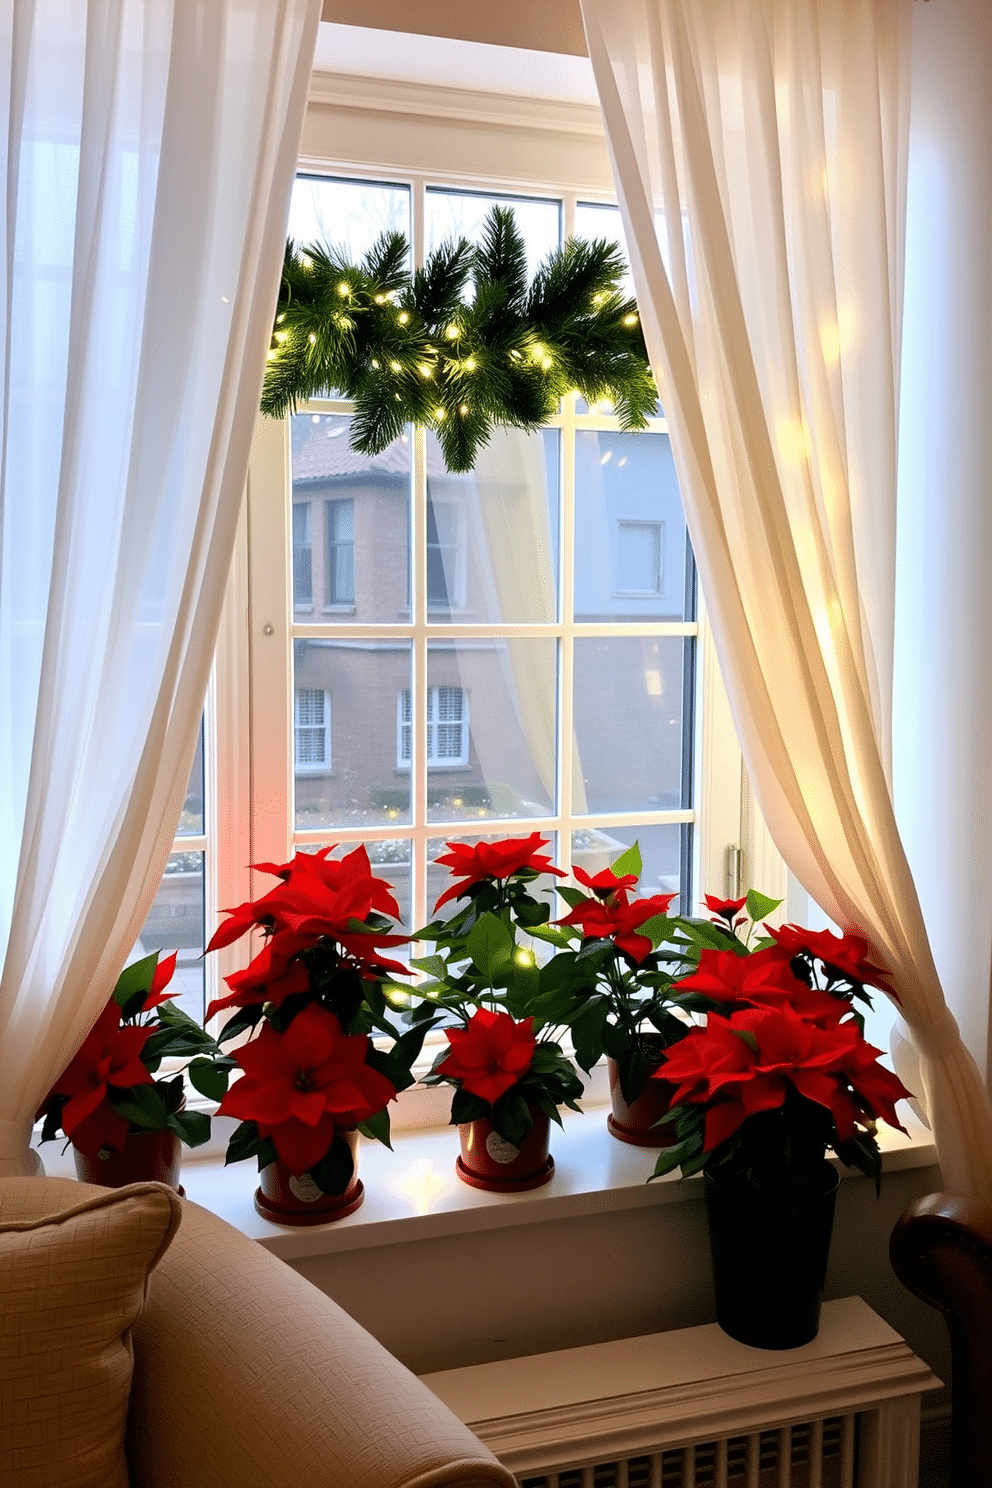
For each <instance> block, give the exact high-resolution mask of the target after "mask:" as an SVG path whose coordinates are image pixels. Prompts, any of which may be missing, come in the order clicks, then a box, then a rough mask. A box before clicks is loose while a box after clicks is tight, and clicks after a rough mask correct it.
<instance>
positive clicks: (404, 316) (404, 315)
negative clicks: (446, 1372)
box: [396, 310, 410, 325]
mask: <svg viewBox="0 0 992 1488" xmlns="http://www.w3.org/2000/svg"><path fill="white" fill-rule="evenodd" d="M396 319H397V320H398V321H399V323H400V325H406V323H407V321H408V320H409V319H410V312H409V310H401V311H400V313H399V315H397V317H396Z"/></svg>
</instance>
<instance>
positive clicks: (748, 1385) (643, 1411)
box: [423, 1297, 941, 1488]
mask: <svg viewBox="0 0 992 1488" xmlns="http://www.w3.org/2000/svg"><path fill="white" fill-rule="evenodd" d="M423 1379H424V1383H425V1384H427V1385H428V1386H429V1387H430V1388H431V1389H432V1390H433V1391H434V1393H435V1394H436V1395H438V1396H439V1397H440V1398H441V1399H442V1400H443V1401H445V1402H446V1404H447V1405H449V1406H450V1407H451V1409H452V1410H453V1411H454V1412H455V1414H456V1415H457V1416H460V1417H461V1419H462V1420H463V1421H465V1422H466V1423H467V1424H468V1425H469V1426H470V1427H471V1428H472V1430H473V1431H474V1432H475V1433H476V1435H477V1436H479V1437H480V1438H481V1439H482V1440H483V1441H484V1442H485V1443H486V1444H487V1445H488V1446H489V1447H490V1448H491V1449H492V1451H493V1452H495V1453H496V1455H497V1457H499V1458H500V1460H501V1461H502V1462H504V1463H505V1464H506V1465H507V1466H508V1467H509V1468H510V1469H511V1471H512V1472H513V1473H514V1474H515V1475H516V1477H517V1480H518V1482H519V1483H520V1484H521V1485H522V1488H916V1484H917V1479H918V1476H919V1429H920V1396H921V1394H922V1392H923V1391H925V1390H932V1389H936V1388H938V1387H939V1385H940V1383H941V1382H940V1380H938V1379H937V1377H936V1375H934V1374H933V1373H932V1372H931V1370H930V1369H929V1367H928V1366H927V1365H926V1364H924V1363H923V1361H922V1360H921V1359H918V1358H917V1357H916V1355H915V1354H913V1352H912V1351H911V1350H910V1349H909V1347H908V1346H907V1345H906V1343H905V1342H904V1341H903V1340H902V1339H901V1338H900V1337H899V1335H898V1334H897V1333H896V1332H894V1331H893V1329H892V1328H890V1327H889V1325H888V1324H887V1323H885V1322H883V1320H882V1319H881V1318H880V1317H878V1316H877V1315H876V1314H875V1313H874V1312H872V1310H871V1309H870V1308H869V1307H868V1306H867V1305H866V1303H864V1302H862V1301H861V1299H860V1298H858V1297H846V1298H843V1299H841V1300H839V1301H836V1302H827V1303H825V1304H824V1308H823V1317H822V1321H821V1326H820V1333H819V1335H818V1337H817V1338H816V1339H814V1341H813V1342H812V1343H809V1344H806V1345H805V1346H804V1347H803V1348H799V1349H789V1350H784V1351H782V1352H777V1351H767V1350H764V1349H753V1348H748V1347H747V1346H746V1345H744V1344H740V1343H736V1342H735V1341H734V1340H733V1339H731V1338H728V1337H727V1335H726V1334H725V1333H723V1332H722V1331H721V1329H720V1328H718V1327H717V1326H716V1324H709V1325H707V1326H704V1327H701V1328H686V1329H682V1330H681V1331H678V1332H671V1333H654V1334H650V1335H647V1336H645V1337H641V1338H626V1339H618V1340H615V1341H613V1342H610V1343H600V1344H591V1345H588V1346H586V1347H584V1348H573V1349H563V1350H561V1351H559V1352H557V1353H550V1354H535V1355H530V1356H528V1357H526V1358H520V1359H504V1360H500V1361H498V1362H496V1363H493V1364H478V1365H473V1366H470V1367H469V1368H466V1369H449V1370H444V1371H442V1372H440V1373H437V1374H427V1375H424V1376H423Z"/></svg>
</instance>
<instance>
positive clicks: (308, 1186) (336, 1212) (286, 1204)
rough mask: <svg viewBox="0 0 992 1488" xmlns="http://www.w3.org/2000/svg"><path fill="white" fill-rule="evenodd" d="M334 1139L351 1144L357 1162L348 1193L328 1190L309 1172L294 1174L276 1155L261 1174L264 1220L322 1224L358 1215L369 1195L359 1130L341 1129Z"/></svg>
mask: <svg viewBox="0 0 992 1488" xmlns="http://www.w3.org/2000/svg"><path fill="white" fill-rule="evenodd" d="M334 1140H335V1141H336V1142H339V1141H343V1142H347V1143H348V1146H349V1147H350V1148H351V1156H352V1160H353V1161H354V1164H355V1171H354V1172H353V1173H352V1175H351V1182H350V1183H349V1184H348V1187H347V1188H346V1189H345V1191H344V1193H341V1194H327V1193H324V1191H323V1189H320V1188H318V1187H317V1185H316V1183H314V1181H313V1179H312V1178H311V1177H310V1174H309V1173H300V1174H294V1173H291V1172H290V1170H289V1169H288V1168H287V1166H286V1164H285V1163H284V1162H282V1161H281V1159H280V1158H276V1160H275V1162H274V1163H269V1164H268V1166H267V1167H264V1168H263V1169H262V1171H261V1172H260V1173H259V1175H258V1188H256V1190H255V1208H256V1209H257V1210H258V1212H259V1214H260V1215H261V1216H262V1218H263V1219H271V1220H272V1221H273V1223H275V1224H281V1225H318V1224H330V1223H331V1222H332V1221H333V1220H335V1219H344V1217H345V1215H347V1214H354V1212H355V1210H356V1209H357V1208H358V1206H359V1205H360V1204H361V1202H362V1200H363V1199H364V1198H365V1185H364V1184H363V1183H362V1180H361V1179H360V1178H359V1176H358V1132H357V1131H355V1129H354V1128H351V1129H350V1130H347V1131H345V1130H338V1131H337V1132H336V1133H335V1137H334Z"/></svg>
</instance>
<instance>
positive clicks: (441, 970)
mask: <svg viewBox="0 0 992 1488" xmlns="http://www.w3.org/2000/svg"><path fill="white" fill-rule="evenodd" d="M410 965H411V966H414V967H416V969H417V970H418V971H423V972H426V973H427V975H428V976H429V977H430V978H431V979H432V980H433V981H435V982H443V981H444V976H445V969H446V968H445V964H444V961H443V960H442V959H441V957H440V956H411V957H410Z"/></svg>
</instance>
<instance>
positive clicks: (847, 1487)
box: [518, 1415, 857, 1488]
mask: <svg viewBox="0 0 992 1488" xmlns="http://www.w3.org/2000/svg"><path fill="white" fill-rule="evenodd" d="M856 1435H857V1417H856V1416H854V1415H849V1416H830V1417H829V1418H828V1419H827V1420H825V1421H799V1422H794V1423H793V1424H792V1425H790V1426H784V1427H782V1428H781V1429H779V1430H776V1431H761V1432H755V1433H754V1434H753V1435H751V1436H732V1437H730V1438H729V1440H723V1441H704V1442H695V1443H693V1444H692V1445H690V1446H685V1447H678V1448H669V1449H667V1450H665V1451H663V1452H655V1453H652V1454H651V1455H650V1456H641V1457H629V1458H624V1459H622V1460H620V1461H616V1462H596V1463H590V1464H589V1465H587V1466H583V1467H569V1468H564V1469H561V1470H559V1471H557V1472H546V1473H538V1474H537V1475H534V1474H533V1473H528V1474H527V1475H526V1476H524V1477H521V1478H520V1479H519V1480H518V1481H519V1483H520V1488H857V1485H856V1479H855V1460H856V1450H855V1448H856Z"/></svg>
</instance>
